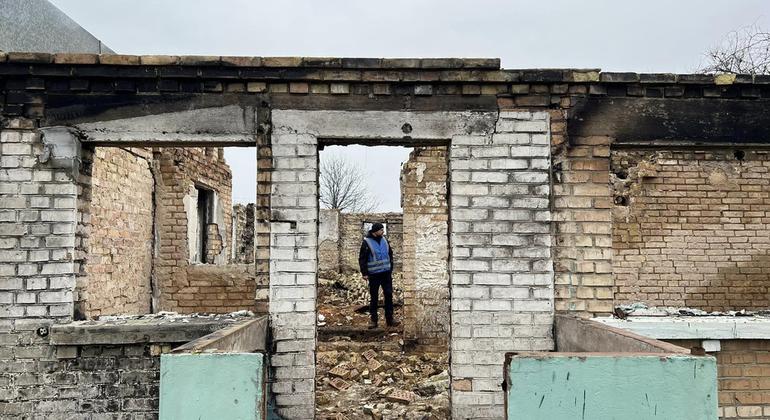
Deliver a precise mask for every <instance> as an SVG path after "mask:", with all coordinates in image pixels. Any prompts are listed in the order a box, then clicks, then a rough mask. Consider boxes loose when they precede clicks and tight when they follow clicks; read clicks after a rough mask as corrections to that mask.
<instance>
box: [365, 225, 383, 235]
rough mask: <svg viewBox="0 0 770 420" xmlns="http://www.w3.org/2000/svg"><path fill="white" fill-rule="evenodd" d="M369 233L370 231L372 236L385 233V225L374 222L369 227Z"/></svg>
mask: <svg viewBox="0 0 770 420" xmlns="http://www.w3.org/2000/svg"><path fill="white" fill-rule="evenodd" d="M369 233H371V234H372V236H374V237H377V238H379V237H381V236H382V235H384V234H385V226H383V225H382V223H374V224H373V225H372V228H371V229H369Z"/></svg>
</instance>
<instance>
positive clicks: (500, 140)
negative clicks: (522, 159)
mask: <svg viewBox="0 0 770 420" xmlns="http://www.w3.org/2000/svg"><path fill="white" fill-rule="evenodd" d="M531 141H532V139H531V135H530V134H528V133H506V134H495V135H493V136H492V143H493V144H496V145H498V144H517V145H529V144H530V143H531Z"/></svg>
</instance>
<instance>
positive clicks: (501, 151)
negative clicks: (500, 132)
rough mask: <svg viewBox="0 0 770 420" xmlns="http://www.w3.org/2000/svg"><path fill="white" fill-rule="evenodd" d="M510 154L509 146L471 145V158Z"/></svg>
mask: <svg viewBox="0 0 770 420" xmlns="http://www.w3.org/2000/svg"><path fill="white" fill-rule="evenodd" d="M508 156H510V149H509V146H474V147H471V157H472V158H499V157H508Z"/></svg>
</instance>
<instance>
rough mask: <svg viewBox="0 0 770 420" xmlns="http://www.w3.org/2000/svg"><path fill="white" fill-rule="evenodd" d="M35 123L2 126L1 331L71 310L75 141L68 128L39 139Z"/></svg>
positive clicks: (69, 314)
mask: <svg viewBox="0 0 770 420" xmlns="http://www.w3.org/2000/svg"><path fill="white" fill-rule="evenodd" d="M33 127H34V123H32V122H31V121H28V120H12V121H10V122H9V124H8V126H7V127H6V128H4V129H2V130H1V131H0V156H2V166H3V168H2V171H0V243H2V247H0V262H1V263H2V264H0V319H7V320H9V321H10V322H6V325H5V327H6V328H0V331H11V332H13V331H14V328H15V324H14V319H18V320H19V321H17V322H19V323H20V325H22V324H21V323H23V325H29V324H34V323H35V322H37V321H38V320H42V319H46V320H49V321H48V322H50V321H51V320H57V321H64V322H66V321H68V320H71V319H72V313H73V289H74V287H75V273H76V272H78V271H79V264H77V265H76V264H75V262H74V258H75V229H76V226H77V222H76V219H77V212H76V206H77V184H76V182H77V177H78V170H79V143H78V142H77V140H75V138H74V137H72V136H70V135H69V134H68V133H66V132H63V133H61V135H59V136H56V135H54V134H53V133H51V134H50V135H47V137H46V141H45V142H44V141H43V139H42V138H41V135H40V133H39V132H36V131H34V130H32V128H33ZM54 142H56V147H54V146H53V143H54ZM11 343H15V340H11Z"/></svg>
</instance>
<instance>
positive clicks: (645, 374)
mask: <svg viewBox="0 0 770 420" xmlns="http://www.w3.org/2000/svg"><path fill="white" fill-rule="evenodd" d="M557 354H558V353H554V354H553V355H548V356H545V357H525V356H517V357H512V358H511V359H510V363H509V365H508V367H507V374H508V378H507V379H508V384H509V389H508V390H507V392H506V399H507V401H506V403H507V407H506V411H507V418H508V419H509V420H514V419H516V420H519V419H520V420H535V419H548V420H576V419H577V420H581V419H585V420H612V419H618V420H621V419H622V420H628V419H634V420H648V419H649V420H670V419H687V420H716V419H717V367H716V359H714V358H713V357H692V356H661V355H659V356H652V355H650V356H647V355H633V356H631V355H627V356H619V357H618V356H610V355H607V356H605V355H586V356H558V355H557Z"/></svg>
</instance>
